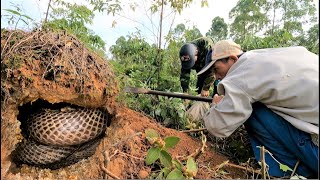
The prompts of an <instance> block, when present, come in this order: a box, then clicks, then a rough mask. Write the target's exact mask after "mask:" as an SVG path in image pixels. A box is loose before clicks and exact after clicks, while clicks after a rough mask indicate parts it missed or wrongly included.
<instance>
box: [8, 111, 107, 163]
mask: <svg viewBox="0 0 320 180" xmlns="http://www.w3.org/2000/svg"><path fill="white" fill-rule="evenodd" d="M107 120H108V114H107V113H106V112H104V111H102V110H99V109H87V108H62V109H60V110H51V109H44V110H41V111H38V112H36V113H33V114H32V115H30V117H29V118H28V119H27V122H26V127H25V128H26V131H27V133H26V134H27V137H26V138H25V139H24V140H23V141H22V142H20V143H18V145H17V147H16V149H15V150H14V151H13V153H12V159H13V161H14V162H15V163H16V164H18V165H19V164H29V165H33V166H38V167H43V168H50V169H58V168H61V167H65V166H68V165H71V164H74V163H76V162H78V161H80V160H81V159H84V158H88V157H90V156H91V155H93V154H94V152H95V149H96V147H97V146H98V145H99V143H100V141H101V139H102V137H103V136H104V135H105V129H106V126H107Z"/></svg>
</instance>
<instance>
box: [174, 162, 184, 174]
mask: <svg viewBox="0 0 320 180" xmlns="http://www.w3.org/2000/svg"><path fill="white" fill-rule="evenodd" d="M172 164H173V165H174V166H175V168H177V169H179V170H180V171H182V167H183V166H182V164H181V163H180V162H179V161H177V160H172Z"/></svg>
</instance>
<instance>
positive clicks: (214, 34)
mask: <svg viewBox="0 0 320 180" xmlns="http://www.w3.org/2000/svg"><path fill="white" fill-rule="evenodd" d="M206 36H210V37H211V38H212V39H213V40H214V42H217V41H219V40H223V39H226V38H227V36H228V25H227V23H225V22H224V19H223V18H221V17H219V16H217V17H215V18H213V20H212V24H211V28H210V29H209V31H208V32H207V33H206Z"/></svg>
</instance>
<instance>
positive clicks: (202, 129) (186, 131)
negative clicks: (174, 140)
mask: <svg viewBox="0 0 320 180" xmlns="http://www.w3.org/2000/svg"><path fill="white" fill-rule="evenodd" d="M206 130H207V128H199V129H190V130H181V131H179V132H184V133H188V132H198V131H206Z"/></svg>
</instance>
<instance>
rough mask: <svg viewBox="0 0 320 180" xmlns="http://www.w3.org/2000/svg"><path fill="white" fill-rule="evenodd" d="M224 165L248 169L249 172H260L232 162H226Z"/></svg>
mask: <svg viewBox="0 0 320 180" xmlns="http://www.w3.org/2000/svg"><path fill="white" fill-rule="evenodd" d="M226 165H227V166H231V167H235V168H238V169H243V170H246V171H249V172H251V173H256V174H261V172H260V171H259V170H254V169H249V168H247V167H243V166H240V165H236V164H232V163H227V164H226Z"/></svg>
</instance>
